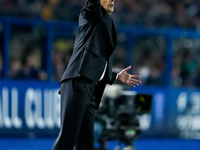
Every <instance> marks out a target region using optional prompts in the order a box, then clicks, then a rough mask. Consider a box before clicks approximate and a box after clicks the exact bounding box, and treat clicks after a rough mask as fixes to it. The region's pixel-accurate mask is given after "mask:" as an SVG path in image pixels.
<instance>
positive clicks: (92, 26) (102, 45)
mask: <svg viewBox="0 0 200 150" xmlns="http://www.w3.org/2000/svg"><path fill="white" fill-rule="evenodd" d="M116 38H117V36H116V29H115V25H114V23H113V20H112V18H111V17H110V15H109V14H108V13H107V11H106V10H105V9H104V8H103V7H102V6H101V4H100V0H87V1H86V3H85V6H84V7H83V9H82V10H81V13H80V16H79V28H78V31H77V35H76V39H75V45H74V50H73V54H72V57H71V59H70V62H69V64H68V67H67V69H66V70H65V72H64V74H63V76H62V79H61V82H63V81H65V80H67V79H70V78H76V77H80V76H81V75H82V76H85V77H86V78H88V79H90V80H92V81H93V82H95V83H97V82H98V81H99V79H100V77H101V75H102V73H103V71H104V68H105V65H106V62H107V68H106V74H105V76H104V81H105V82H104V83H102V84H100V85H98V92H97V95H96V99H97V108H98V106H99V103H100V100H101V97H102V94H103V91H104V88H105V85H106V83H109V84H113V82H114V81H115V78H116V75H117V73H114V72H112V63H113V55H112V53H113V51H114V49H115V47H116Z"/></svg>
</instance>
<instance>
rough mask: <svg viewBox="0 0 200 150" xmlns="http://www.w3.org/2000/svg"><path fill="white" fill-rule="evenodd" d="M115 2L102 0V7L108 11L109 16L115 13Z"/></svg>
mask: <svg viewBox="0 0 200 150" xmlns="http://www.w3.org/2000/svg"><path fill="white" fill-rule="evenodd" d="M114 1H115V0H101V5H102V6H103V7H104V8H105V9H106V10H107V12H108V13H109V14H111V13H112V12H113V11H114Z"/></svg>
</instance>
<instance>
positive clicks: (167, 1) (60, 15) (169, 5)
mask: <svg viewBox="0 0 200 150" xmlns="http://www.w3.org/2000/svg"><path fill="white" fill-rule="evenodd" d="M84 2H85V0H0V15H1V16H10V17H23V18H39V19H45V20H65V21H77V19H78V14H79V12H80V9H81V8H82V6H83V4H84ZM72 12H73V13H72ZM113 18H114V20H115V22H116V23H119V24H126V25H140V26H150V27H158V26H162V27H163V26H165V27H181V28H195V29H199V28H200V0H117V1H116V2H115V13H113Z"/></svg>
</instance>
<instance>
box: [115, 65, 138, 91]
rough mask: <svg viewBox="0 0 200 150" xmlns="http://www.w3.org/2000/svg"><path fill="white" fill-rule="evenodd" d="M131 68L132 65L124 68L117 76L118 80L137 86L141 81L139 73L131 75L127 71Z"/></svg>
mask: <svg viewBox="0 0 200 150" xmlns="http://www.w3.org/2000/svg"><path fill="white" fill-rule="evenodd" d="M130 69H131V66H129V67H127V68H125V69H123V70H122V71H121V72H120V73H119V74H118V77H117V80H118V81H120V82H121V83H125V84H127V85H129V86H132V87H135V86H136V85H137V86H138V85H139V84H140V83H141V81H140V80H138V79H139V78H140V76H139V75H131V74H129V73H127V71H128V70H130Z"/></svg>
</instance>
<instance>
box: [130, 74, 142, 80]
mask: <svg viewBox="0 0 200 150" xmlns="http://www.w3.org/2000/svg"><path fill="white" fill-rule="evenodd" d="M131 78H136V79H138V78H140V76H139V75H131Z"/></svg>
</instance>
